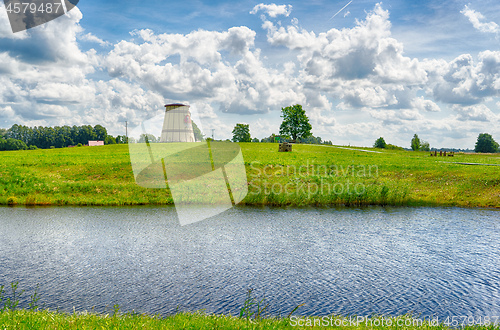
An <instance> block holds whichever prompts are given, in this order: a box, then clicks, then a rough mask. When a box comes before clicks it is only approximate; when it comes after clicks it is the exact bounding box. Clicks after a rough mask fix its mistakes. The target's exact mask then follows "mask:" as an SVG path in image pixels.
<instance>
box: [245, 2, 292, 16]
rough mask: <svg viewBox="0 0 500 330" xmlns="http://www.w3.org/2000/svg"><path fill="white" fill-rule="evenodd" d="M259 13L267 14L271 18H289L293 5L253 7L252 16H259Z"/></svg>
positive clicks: (261, 5) (260, 5)
mask: <svg viewBox="0 0 500 330" xmlns="http://www.w3.org/2000/svg"><path fill="white" fill-rule="evenodd" d="M259 11H263V12H265V13H266V14H267V15H269V17H273V18H274V17H277V16H278V15H285V16H286V17H288V16H289V15H290V13H291V12H292V5H276V4H274V3H272V4H269V5H265V4H263V3H260V4H258V5H256V6H255V7H253V9H252V11H250V14H257V13H258V12H259Z"/></svg>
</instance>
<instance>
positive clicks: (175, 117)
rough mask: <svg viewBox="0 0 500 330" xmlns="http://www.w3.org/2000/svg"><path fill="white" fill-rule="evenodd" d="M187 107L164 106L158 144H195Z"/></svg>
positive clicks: (181, 105)
mask: <svg viewBox="0 0 500 330" xmlns="http://www.w3.org/2000/svg"><path fill="white" fill-rule="evenodd" d="M195 141H196V140H195V138H194V132H193V125H192V122H191V113H190V112H189V105H184V104H167V105H165V120H164V121H163V129H162V131H161V139H160V142H195Z"/></svg>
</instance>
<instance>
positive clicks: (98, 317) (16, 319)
mask: <svg viewBox="0 0 500 330" xmlns="http://www.w3.org/2000/svg"><path fill="white" fill-rule="evenodd" d="M299 320H301V321H299ZM345 320H347V319H344V318H342V317H332V318H330V317H328V318H324V319H322V318H318V317H310V318H300V319H299V318H292V319H288V318H261V319H256V320H254V319H252V320H249V319H245V318H239V317H235V316H227V315H214V314H204V313H201V312H198V313H179V314H176V315H172V316H168V317H166V318H161V317H158V316H147V315H132V314H125V315H116V314H115V315H109V314H106V315H102V314H90V313H73V314H65V313H57V312H51V311H47V310H44V311H28V310H16V311H3V312H0V324H1V325H2V329H207V330H208V329H210V330H211V329H228V330H229V329H297V328H299V329H300V328H306V329H331V328H342V329H346V330H347V329H409V330H411V329H434V330H440V329H453V328H455V329H456V328H457V327H450V326H447V325H445V324H444V323H440V324H437V323H436V324H429V323H427V324H426V323H418V322H416V321H415V319H414V318H412V317H411V316H408V315H405V316H399V317H391V318H372V319H371V320H370V321H362V322H359V323H358V324H356V323H355V322H353V323H352V324H349V323H348V322H347V321H345ZM342 321H344V324H346V325H340V324H341V323H342ZM389 323H390V325H389ZM460 329H478V330H480V329H485V330H486V329H488V330H493V329H500V327H499V326H498V325H488V326H486V325H467V324H464V326H460Z"/></svg>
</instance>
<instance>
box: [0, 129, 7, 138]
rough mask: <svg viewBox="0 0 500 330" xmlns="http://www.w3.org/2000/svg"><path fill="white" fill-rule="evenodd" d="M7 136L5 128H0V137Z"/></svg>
mask: <svg viewBox="0 0 500 330" xmlns="http://www.w3.org/2000/svg"><path fill="white" fill-rule="evenodd" d="M6 136H7V130H6V129H5V128H0V139H3V138H5V137H6Z"/></svg>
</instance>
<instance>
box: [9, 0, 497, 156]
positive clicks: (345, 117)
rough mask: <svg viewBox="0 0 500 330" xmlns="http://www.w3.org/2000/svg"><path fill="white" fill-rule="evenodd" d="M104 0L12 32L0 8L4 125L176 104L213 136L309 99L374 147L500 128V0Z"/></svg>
mask: <svg viewBox="0 0 500 330" xmlns="http://www.w3.org/2000/svg"><path fill="white" fill-rule="evenodd" d="M348 3H349V1H314V0H313V1H307V2H299V1H287V2H276V3H273V2H263V3H262V2H259V1H242V2H238V3H237V4H235V3H234V2H230V1H210V2H208V1H205V2H204V1H190V0H188V1H183V2H164V1H100V2H98V1H91V0H82V1H80V2H79V4H78V7H77V8H75V9H74V10H72V11H71V12H70V13H68V14H67V15H66V16H64V17H60V18H58V19H56V20H54V21H52V22H49V23H47V24H44V25H42V26H39V27H36V28H33V29H30V30H28V31H27V32H21V33H17V34H15V35H14V34H12V32H11V31H10V27H9V23H8V20H7V16H6V14H5V10H4V8H3V7H2V8H1V9H0V84H1V86H2V87H0V127H10V125H12V124H13V123H19V124H26V125H30V126H34V125H74V124H76V125H81V124H92V125H95V124H103V125H105V126H106V127H108V130H109V131H110V133H112V134H115V135H116V134H123V132H122V131H123V126H124V122H125V120H127V121H128V122H129V123H130V124H131V125H137V124H138V123H139V122H140V121H141V120H143V119H147V118H149V117H152V116H154V115H155V114H156V113H157V112H158V111H161V107H162V105H163V104H165V103H169V102H185V103H189V104H190V105H192V108H193V111H194V112H196V113H197V116H198V121H199V122H200V125H201V126H202V127H203V130H204V132H205V133H206V134H207V135H210V134H211V130H212V129H215V130H216V133H215V134H216V137H219V138H230V137H231V130H232V128H233V127H234V125H235V124H236V123H248V124H250V131H251V134H252V136H253V137H257V138H259V139H260V138H263V137H266V136H269V135H270V134H271V133H278V131H279V124H280V117H279V115H280V111H279V110H280V108H281V107H285V106H288V105H291V104H295V103H300V104H302V105H303V107H304V109H305V110H306V113H307V114H308V115H309V117H310V119H311V123H312V125H313V133H314V134H315V135H316V136H321V137H322V138H323V139H326V140H332V142H333V143H335V144H345V145H347V144H351V145H360V146H370V145H372V144H373V142H374V141H375V139H376V138H378V137H379V136H383V137H384V138H385V139H386V141H387V142H388V143H393V144H397V145H401V146H405V147H408V146H409V143H410V139H411V137H412V136H413V134H415V133H417V134H419V136H420V137H421V138H422V139H424V140H426V141H429V142H430V144H431V146H434V147H460V148H473V147H474V142H475V140H476V138H477V135H478V134H479V133H481V132H488V133H490V134H492V135H493V137H494V138H496V140H497V141H498V140H500V125H498V124H499V121H500V110H499V109H500V49H499V41H500V27H499V25H500V4H499V3H498V2H495V1H481V2H475V3H469V2H467V1H432V2H431V1H384V2H375V1H361V0H359V1H357V0H353V1H352V2H350V3H349V5H348V6H347V7H346V8H345V9H344V10H343V11H341V12H340V13H338V14H337V15H336V16H335V17H334V18H332V16H333V15H334V14H335V13H337V12H338V11H339V10H340V9H341V8H342V7H344V6H345V5H346V4H348Z"/></svg>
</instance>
